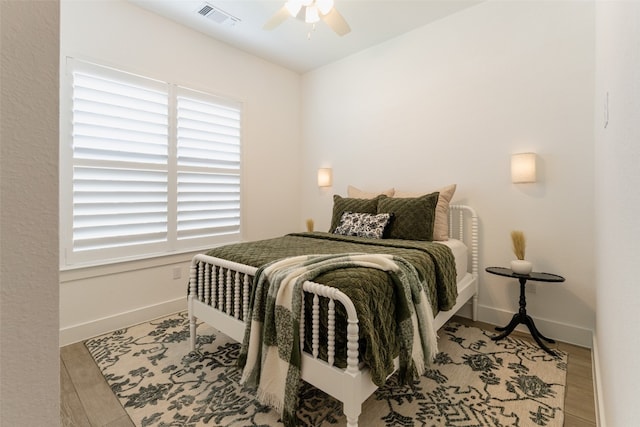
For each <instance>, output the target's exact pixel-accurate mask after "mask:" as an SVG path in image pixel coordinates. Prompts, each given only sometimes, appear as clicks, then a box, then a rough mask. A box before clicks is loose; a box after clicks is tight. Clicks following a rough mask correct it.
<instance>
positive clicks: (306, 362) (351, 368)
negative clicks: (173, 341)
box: [188, 205, 478, 427]
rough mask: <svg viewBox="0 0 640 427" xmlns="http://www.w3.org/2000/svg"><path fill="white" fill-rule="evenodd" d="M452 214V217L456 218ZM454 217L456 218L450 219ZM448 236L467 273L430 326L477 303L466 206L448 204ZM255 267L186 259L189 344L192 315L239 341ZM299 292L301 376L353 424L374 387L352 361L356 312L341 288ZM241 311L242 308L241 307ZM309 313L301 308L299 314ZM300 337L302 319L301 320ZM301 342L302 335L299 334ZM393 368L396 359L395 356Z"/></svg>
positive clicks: (473, 222)
mask: <svg viewBox="0 0 640 427" xmlns="http://www.w3.org/2000/svg"><path fill="white" fill-rule="evenodd" d="M456 217H457V218H456ZM456 219H457V221H456ZM449 235H450V236H452V237H454V238H457V239H458V240H461V241H463V242H464V243H465V244H466V245H467V247H468V248H469V252H470V262H468V266H469V267H468V268H467V270H468V272H467V274H466V275H465V276H464V277H463V278H461V279H460V280H459V281H458V284H457V286H458V298H457V301H456V304H455V305H454V307H453V308H452V309H451V310H449V311H446V312H445V311H440V312H439V313H438V315H437V316H436V317H435V323H434V326H435V328H436V330H438V329H440V327H441V326H442V325H444V324H445V323H446V322H447V321H448V320H449V319H450V318H451V317H452V316H453V315H454V314H455V313H456V312H457V311H458V310H459V309H460V308H461V307H462V306H463V305H464V304H466V303H467V302H468V301H470V300H471V302H472V317H473V320H476V316H477V304H478V217H477V215H476V212H475V211H474V210H473V209H472V208H471V207H469V206H466V205H451V206H450V210H449ZM256 270H257V268H255V267H251V266H248V265H244V264H238V263H235V262H230V261H227V260H223V259H220V258H214V257H210V256H207V255H204V254H199V255H196V256H195V257H194V258H193V259H192V262H191V269H190V277H189V297H188V308H189V322H190V334H191V349H192V350H195V344H196V319H200V320H202V321H204V322H205V323H207V324H209V325H211V326H213V327H214V328H216V329H217V330H218V331H220V332H222V333H223V334H225V335H227V336H229V337H230V338H232V339H234V340H236V341H238V342H242V340H243V338H244V330H245V324H244V319H246V317H247V307H248V306H249V296H250V293H251V292H250V284H251V281H252V277H253V276H254V275H255V273H256ZM303 290H304V292H305V293H309V294H312V295H313V310H312V313H311V314H310V315H311V318H312V325H313V327H312V343H313V345H312V347H313V348H312V353H307V352H303V356H302V368H301V377H302V379H303V380H305V381H306V382H308V383H310V384H312V385H314V386H315V387H317V388H319V389H321V390H323V391H324V392H326V393H328V394H329V395H331V396H333V397H335V398H336V399H338V400H340V401H341V402H342V403H343V410H344V414H345V416H346V418H347V426H349V427H356V426H357V425H358V417H359V416H360V413H361V410H362V409H361V408H362V403H363V402H364V401H365V400H366V399H367V398H368V397H369V396H370V395H371V394H372V393H373V392H374V391H375V390H376V389H377V386H376V385H375V384H373V382H372V381H371V376H370V373H369V369H368V368H367V367H366V366H361V364H360V363H359V360H358V315H357V313H356V310H355V307H354V305H353V303H352V302H351V300H350V299H349V298H348V297H347V296H346V295H345V294H344V293H342V292H341V291H339V290H337V289H335V288H332V287H329V286H325V285H321V284H318V283H314V282H310V281H307V282H305V283H304V285H303ZM322 297H324V298H328V299H329V305H328V306H329V309H328V313H327V314H326V315H327V324H328V334H327V335H328V337H327V343H328V344H327V352H328V358H327V361H324V360H322V359H320V358H319V357H318V349H319V344H318V343H319V336H318V335H319V332H318V331H319V324H320V310H319V301H320V298H322ZM335 301H338V302H339V303H341V304H342V305H343V306H344V308H345V311H346V314H347V331H346V336H347V367H346V368H338V367H336V366H334V365H333V363H334V354H335V340H334V338H335ZM241 311H242V312H241ZM305 315H306V316H309V314H308V313H305V312H304V305H303V310H302V315H301V319H304V318H305V317H304V316H305ZM300 325H301V330H300V335H301V337H303V336H304V333H305V332H304V325H305V322H304V321H301V322H300ZM301 342H303V340H302V339H301ZM396 368H397V359H396Z"/></svg>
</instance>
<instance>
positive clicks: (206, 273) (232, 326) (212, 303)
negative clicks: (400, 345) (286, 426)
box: [188, 254, 359, 374]
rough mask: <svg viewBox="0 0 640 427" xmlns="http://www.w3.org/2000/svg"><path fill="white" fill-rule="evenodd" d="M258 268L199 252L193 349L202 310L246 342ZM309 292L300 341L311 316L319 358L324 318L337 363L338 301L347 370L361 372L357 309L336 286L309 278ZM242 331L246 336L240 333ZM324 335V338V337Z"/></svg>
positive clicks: (193, 275)
mask: <svg viewBox="0 0 640 427" xmlns="http://www.w3.org/2000/svg"><path fill="white" fill-rule="evenodd" d="M256 270H257V268H255V267H250V266H247V265H244V264H238V263H235V262H230V261H227V260H223V259H220V258H215V257H210V256H207V255H202V254H201V255H196V256H195V257H194V258H193V260H192V261H191V269H190V274H189V298H188V301H189V314H190V316H189V321H190V327H191V348H192V349H195V345H196V341H195V340H196V318H199V317H206V315H203V314H202V313H203V312H205V311H210V312H215V313H216V314H215V317H216V320H217V321H216V322H215V323H210V322H209V321H207V319H203V320H205V321H207V323H210V324H211V325H212V326H214V327H215V328H216V329H218V330H219V331H220V332H222V333H224V334H226V335H229V336H230V337H231V338H233V339H235V340H236V341H239V342H242V339H243V334H244V324H245V321H246V319H247V317H248V316H249V313H248V311H249V298H250V296H251V283H252V280H253V277H254V275H255V273H256ZM302 289H303V291H304V292H305V294H310V295H311V298H312V301H313V303H312V308H311V310H310V312H309V313H307V312H306V311H307V310H305V305H304V304H302V310H301V313H300V319H301V321H300V341H301V342H304V337H305V324H306V323H307V322H305V319H306V318H307V317H308V318H309V319H310V323H311V325H312V330H311V331H310V333H311V340H312V346H311V347H312V348H311V352H310V353H306V354H310V355H311V357H313V358H314V359H317V358H318V354H319V348H320V347H319V345H320V344H319V343H320V342H321V340H320V324H321V321H322V320H324V322H325V323H326V324H327V325H328V330H327V337H326V340H324V339H323V340H322V342H326V343H327V360H326V363H327V364H328V365H329V366H334V360H335V348H336V347H335V337H336V330H335V325H336V322H335V320H336V306H335V304H336V302H339V303H340V304H342V306H343V307H344V309H345V312H346V315H347V319H346V320H347V326H346V327H347V330H346V338H347V366H346V369H345V371H346V372H350V373H354V374H355V373H357V372H358V363H359V362H358V356H359V351H358V336H359V327H358V315H357V313H356V309H355V307H354V305H353V303H352V302H351V300H350V299H349V297H347V296H346V295H345V294H344V293H343V292H341V291H339V290H338V289H336V288H332V287H329V286H325V285H322V284H319V283H315V282H310V281H306V282H305V283H304V284H303V288H302ZM321 298H326V299H327V300H328V304H327V305H328V310H327V312H326V313H325V314H324V315H325V316H326V318H325V319H321V318H320V315H321V310H320V301H321ZM240 332H242V335H240ZM323 338H324V337H323Z"/></svg>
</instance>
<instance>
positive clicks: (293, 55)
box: [129, 0, 481, 73]
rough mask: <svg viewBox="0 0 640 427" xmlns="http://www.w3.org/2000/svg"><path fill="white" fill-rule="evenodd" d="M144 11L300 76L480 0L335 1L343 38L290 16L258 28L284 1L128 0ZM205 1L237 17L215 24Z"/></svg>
mask: <svg viewBox="0 0 640 427" xmlns="http://www.w3.org/2000/svg"><path fill="white" fill-rule="evenodd" d="M129 1H130V2H131V3H134V4H136V5H138V6H140V7H142V8H144V9H147V10H149V11H151V12H154V13H157V14H159V15H162V16H165V17H166V18H168V19H171V20H173V21H176V22H178V23H181V24H183V25H186V26H188V27H191V28H194V29H196V30H198V31H201V32H203V33H205V34H207V35H209V36H211V37H213V38H215V39H217V40H220V41H223V42H225V43H227V44H229V45H232V46H234V47H237V48H239V49H241V50H243V51H246V52H248V53H251V54H253V55H256V56H259V57H262V58H264V59H266V60H268V61H271V62H274V63H276V64H280V65H282V66H284V67H286V68H289V69H291V70H293V71H296V72H299V73H304V72H306V71H309V70H312V69H314V68H317V67H320V66H322V65H325V64H328V63H331V62H333V61H336V60H338V59H341V58H344V57H346V56H348V55H351V54H353V53H355V52H358V51H360V50H362V49H366V48H367V47H370V46H373V45H376V44H378V43H381V42H383V41H385V40H388V39H390V38H393V37H396V36H398V35H400V34H403V33H406V32H407V31H410V30H412V29H414V28H417V27H420V26H423V25H425V24H427V23H429V22H433V21H435V20H437V19H440V18H442V17H445V16H447V15H450V14H452V13H455V12H457V11H459V10H462V9H465V8H467V7H470V6H473V5H475V4H477V3H479V2H480V1H481V0H335V5H336V8H337V10H338V11H339V12H340V13H341V14H342V16H343V17H344V18H345V20H346V21H347V22H348V23H349V25H350V27H351V32H350V33H349V34H347V35H345V36H343V37H340V36H338V35H337V34H335V33H334V32H333V31H332V30H331V29H330V28H329V27H328V26H327V25H326V24H325V23H324V22H322V21H321V22H319V23H317V24H316V27H315V30H312V26H311V25H310V24H306V23H304V21H302V20H298V19H295V18H289V19H287V20H286V21H285V22H284V23H282V24H281V25H280V26H279V27H277V28H276V29H274V30H271V31H266V30H263V29H262V26H263V25H264V23H265V22H267V21H268V20H269V18H270V17H271V16H273V14H275V13H276V12H277V11H278V10H279V9H280V8H281V7H282V6H283V5H284V2H285V0H195V1H194V0H129ZM205 3H209V4H210V5H212V6H215V7H216V8H218V9H221V10H223V11H224V12H227V13H228V14H230V15H232V16H234V17H236V18H238V19H239V20H240V21H239V22H237V23H236V24H235V25H230V22H231V21H232V20H231V19H228V20H226V21H225V22H223V23H217V22H215V21H213V20H212V19H209V18H207V17H204V16H202V15H200V14H198V12H197V11H198V10H200V9H201V8H202V6H203V5H204V4H205Z"/></svg>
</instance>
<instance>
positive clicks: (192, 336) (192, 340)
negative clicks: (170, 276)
mask: <svg viewBox="0 0 640 427" xmlns="http://www.w3.org/2000/svg"><path fill="white" fill-rule="evenodd" d="M188 305H189V344H190V345H191V351H195V349H196V326H197V325H196V316H194V315H193V314H192V313H193V295H189V304H188Z"/></svg>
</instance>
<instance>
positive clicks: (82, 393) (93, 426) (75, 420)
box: [60, 317, 596, 427]
mask: <svg viewBox="0 0 640 427" xmlns="http://www.w3.org/2000/svg"><path fill="white" fill-rule="evenodd" d="M455 320H457V321H459V322H461V323H464V324H467V325H472V326H476V327H479V328H483V329H486V330H493V325H489V324H487V323H482V322H473V321H471V320H468V319H464V318H460V317H456V318H455ZM513 334H517V335H519V336H520V337H522V338H528V337H529V335H527V334H525V333H521V332H517V331H514V332H513ZM555 348H558V349H561V350H564V351H566V352H567V353H569V364H568V368H567V390H566V395H565V420H564V425H565V427H595V426H596V420H595V418H596V417H595V404H594V398H593V377H592V368H591V350H589V349H587V348H582V347H578V346H575V345H571V344H566V343H558V344H556V346H555ZM60 383H61V390H60V400H61V402H60V424H61V425H62V426H64V427H67V426H69V427H71V426H73V427H85V426H86V427H135V426H134V424H133V422H132V421H131V420H130V419H129V417H128V416H127V414H126V412H125V411H124V409H123V408H122V406H121V405H120V403H119V402H118V399H117V398H116V397H115V395H114V394H113V393H112V392H111V389H110V388H109V386H108V385H107V382H106V381H105V379H104V377H103V376H102V374H101V373H100V370H99V369H98V367H97V365H96V364H95V362H94V361H93V359H92V358H91V355H90V354H89V352H88V351H87V349H86V348H85V346H84V344H83V343H76V344H72V345H69V346H66V347H62V348H61V349H60Z"/></svg>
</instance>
